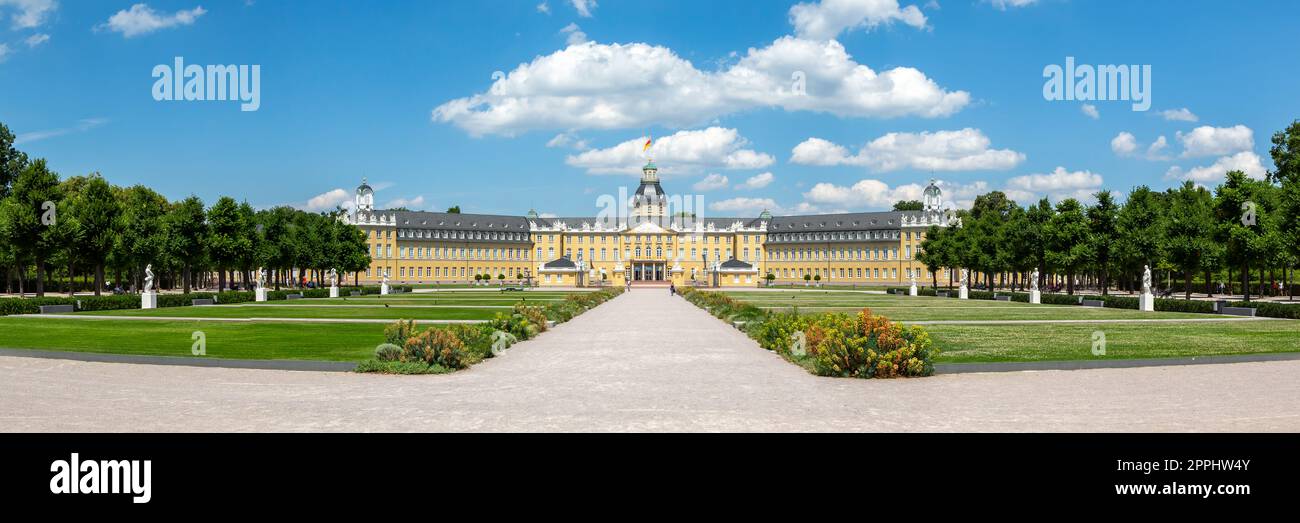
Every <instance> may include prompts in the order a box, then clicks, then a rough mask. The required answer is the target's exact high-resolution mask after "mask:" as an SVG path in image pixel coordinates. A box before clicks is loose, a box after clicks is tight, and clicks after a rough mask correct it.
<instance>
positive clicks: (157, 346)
mask: <svg viewBox="0 0 1300 523" xmlns="http://www.w3.org/2000/svg"><path fill="white" fill-rule="evenodd" d="M185 308H186V309H188V308H189V307H185ZM195 331H202V332H203V333H204V335H205V336H206V339H207V357H209V358H240V359H258V360H265V359H289V360H325V361H358V360H362V359H365V358H369V357H371V356H372V355H373V352H374V350H375V346H376V345H378V344H380V343H383V342H384V326H383V325H378V324H337V323H331V324H302V323H226V322H211V321H133V320H63V319H46V318H12V317H3V318H0V332H3V333H4V334H3V335H0V347H3V348H8V349H44V350H61V351H73V352H96V353H114V354H135V355H147V356H182V357H192V354H191V352H190V348H191V346H192V344H193V343H194V341H193V340H192V338H191V336H192V335H193V334H194V332H195Z"/></svg>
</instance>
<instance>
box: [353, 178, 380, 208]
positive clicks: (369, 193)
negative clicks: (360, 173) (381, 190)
mask: <svg viewBox="0 0 1300 523" xmlns="http://www.w3.org/2000/svg"><path fill="white" fill-rule="evenodd" d="M354 203H356V209H357V212H363V211H364V212H371V211H374V210H375V190H374V189H372V188H371V187H370V184H368V183H366V179H365V178H362V179H361V185H358V186H357V195H356V200H355V202H354Z"/></svg>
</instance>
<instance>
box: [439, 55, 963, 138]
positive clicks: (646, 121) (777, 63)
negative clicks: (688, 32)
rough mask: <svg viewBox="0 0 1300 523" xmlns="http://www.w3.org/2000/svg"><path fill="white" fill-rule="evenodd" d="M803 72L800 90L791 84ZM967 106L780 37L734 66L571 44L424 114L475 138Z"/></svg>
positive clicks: (920, 77) (928, 114)
mask: <svg viewBox="0 0 1300 523" xmlns="http://www.w3.org/2000/svg"><path fill="white" fill-rule="evenodd" d="M797 74H802V75H803V82H802V86H800V85H796V83H795V82H792V78H793V77H794V76H793V75H797ZM969 103H970V94H969V93H967V92H965V91H946V90H944V89H943V88H941V87H939V85H938V84H936V83H935V82H934V81H933V80H931V79H930V78H928V77H926V76H925V74H923V73H922V72H921V71H918V70H916V69H913V68H910V67H896V68H894V69H890V70H887V71H883V72H879V73H878V72H876V71H874V70H872V69H871V68H869V67H867V66H865V65H861V64H859V63H857V62H855V61H854V60H853V58H852V57H851V56H850V55H849V54H848V53H847V52H846V51H845V49H844V46H843V45H840V43H839V42H836V41H833V40H832V41H824V42H817V41H810V40H803V39H799V38H794V37H789V36H787V37H782V38H780V39H777V40H776V41H774V42H772V44H771V45H769V46H767V47H764V48H759V49H754V48H751V49H749V51H748V52H747V53H746V54H744V55H743V56H741V58H740V59H739V60H738V61H737V62H736V63H735V64H733V65H730V66H727V67H723V68H721V69H720V70H718V71H702V70H699V69H697V68H696V67H695V66H694V65H693V64H691V62H689V61H687V60H684V59H682V58H681V57H679V56H677V55H676V54H675V53H674V52H673V51H672V50H670V49H667V48H665V47H660V46H651V45H648V44H644V43H632V44H608V45H606V44H598V43H594V42H587V43H584V44H580V45H571V46H569V47H567V48H565V49H562V50H560V51H556V52H554V53H552V54H550V55H546V56H539V57H537V58H535V59H533V61H532V62H529V63H525V64H521V65H519V66H518V67H516V68H515V69H514V70H513V71H511V72H510V73H509V74H507V75H505V76H504V77H502V78H499V79H497V80H496V81H494V82H493V84H492V86H491V88H490V89H488V91H487V92H484V93H480V94H475V95H473V96H469V97H465V98H458V99H454V100H450V101H448V102H446V103H443V104H442V105H439V106H438V107H437V108H435V109H434V110H433V111H432V114H431V117H432V119H433V120H434V121H435V122H443V123H451V124H453V125H456V126H458V127H460V128H462V129H464V130H466V131H467V132H469V133H470V134H471V135H473V136H482V135H485V134H499V135H506V136H511V135H515V134H519V133H522V132H526V131H529V130H535V129H569V130H581V129H628V128H644V127H648V126H652V125H656V124H658V125H663V126H667V127H691V126H696V125H700V124H704V123H706V122H711V121H714V120H715V119H716V118H718V117H720V116H723V115H726V114H731V113H734V112H738V111H744V110H750V109H756V108H779V109H784V110H787V111H810V112H821V113H828V114H832V115H836V116H843V117H872V118H892V117H901V116H920V117H925V118H936V117H943V116H949V115H951V114H954V113H956V112H958V111H960V110H961V109H962V108H963V107H965V106H966V105H967V104H969Z"/></svg>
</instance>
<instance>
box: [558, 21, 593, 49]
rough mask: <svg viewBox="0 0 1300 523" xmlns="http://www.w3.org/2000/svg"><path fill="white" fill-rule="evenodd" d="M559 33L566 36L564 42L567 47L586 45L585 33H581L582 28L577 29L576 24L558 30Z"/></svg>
mask: <svg viewBox="0 0 1300 523" xmlns="http://www.w3.org/2000/svg"><path fill="white" fill-rule="evenodd" d="M560 33H561V34H565V35H568V36H567V37H566V38H565V41H566V42H567V43H568V44H569V45H581V44H584V43H587V33H584V32H582V28H581V27H578V24H575V23H572V22H570V23H569V25H566V26H564V28H563V29H560Z"/></svg>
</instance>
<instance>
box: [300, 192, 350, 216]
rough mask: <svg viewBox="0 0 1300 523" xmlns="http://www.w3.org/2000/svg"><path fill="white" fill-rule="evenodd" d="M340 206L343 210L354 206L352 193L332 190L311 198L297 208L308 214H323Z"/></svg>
mask: <svg viewBox="0 0 1300 523" xmlns="http://www.w3.org/2000/svg"><path fill="white" fill-rule="evenodd" d="M340 205H341V206H343V208H345V209H351V208H352V207H353V205H354V204H353V201H352V193H350V192H348V191H345V190H343V189H333V190H330V191H327V192H323V193H321V194H318V195H316V196H313V197H312V198H311V199H309V200H307V203H306V204H304V205H301V206H299V207H300V208H301V209H302V210H304V211H308V212H325V211H332V210H334V209H335V208H336V207H338V206H340Z"/></svg>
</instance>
